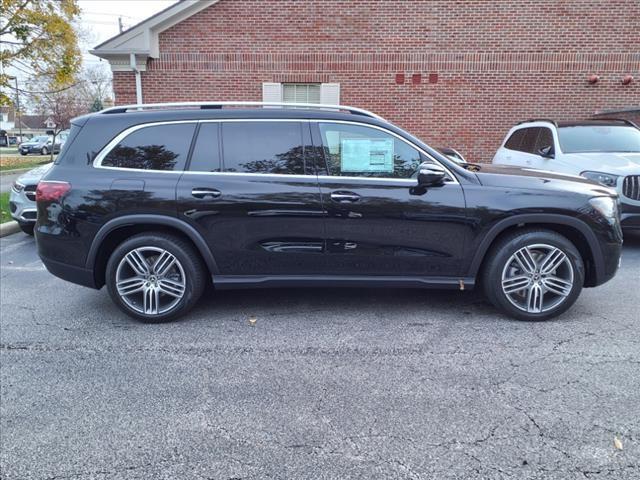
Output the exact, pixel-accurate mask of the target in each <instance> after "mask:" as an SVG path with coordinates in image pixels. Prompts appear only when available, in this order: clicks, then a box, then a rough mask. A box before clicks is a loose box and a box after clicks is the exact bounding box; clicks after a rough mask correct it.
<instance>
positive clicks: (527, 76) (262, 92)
mask: <svg viewBox="0 0 640 480" xmlns="http://www.w3.org/2000/svg"><path fill="white" fill-rule="evenodd" d="M93 53H94V54H96V55H98V56H100V57H102V58H105V59H107V60H108V61H109V62H110V63H111V66H112V70H113V76H114V90H115V99H116V103H117V104H123V103H136V101H137V100H142V101H144V102H145V103H149V102H166V101H187V100H188V101H203V100H263V99H264V100H286V101H291V100H294V99H298V100H299V101H314V102H315V101H321V102H323V103H338V102H339V103H342V104H345V105H352V106H358V107H362V108H366V109H370V110H373V111H375V112H376V113H379V114H380V115H382V116H384V117H386V118H387V119H389V120H391V121H393V122H394V123H397V124H398V125H400V126H402V127H404V128H406V129H408V130H409V131H411V132H412V133H415V134H416V135H418V136H419V137H421V138H422V139H423V140H425V141H426V142H427V143H430V144H431V145H441V146H453V147H455V148H458V149H460V150H461V151H462V152H463V153H465V155H467V157H468V158H470V159H472V160H475V161H489V160H490V159H491V157H492V155H493V153H494V152H495V150H496V148H497V147H498V145H499V143H500V141H501V140H502V138H503V137H504V135H505V133H506V131H507V130H508V128H509V127H510V126H512V125H513V123H514V122H516V121H519V120H524V119H527V118H530V117H545V118H555V119H558V120H568V119H576V118H586V117H590V116H592V115H594V114H596V113H598V112H600V111H608V112H610V111H613V112H614V114H615V112H616V111H618V110H620V109H626V110H628V109H630V108H631V107H640V1H638V0H546V1H544V0H542V1H531V0H511V1H507V0H492V1H488V0H487V1H485V0H466V1H465V0H455V1H453V0H452V1H446V0H433V1H430V0H379V1H376V0H350V1H348V0H200V1H197V2H196V1H192V0H183V1H182V2H179V3H177V4H176V5H173V6H172V7H170V8H168V9H166V10H164V11H163V12H160V13H159V14H157V15H155V16H153V17H151V18H149V19H147V20H145V21H144V22H142V23H140V24H138V25H137V26H135V27H133V28H131V29H130V30H128V31H126V32H124V33H122V34H120V35H118V36H117V37H114V38H113V39H110V40H108V41H107V42H105V43H103V44H101V45H99V46H97V47H96V49H95V50H94V51H93ZM134 60H135V61H134ZM136 71H137V73H136ZM592 76H594V77H593V78H592V82H593V80H594V79H597V81H595V82H593V83H590V81H589V79H590V77H592ZM136 77H138V78H137V80H138V85H137V86H136ZM629 77H631V78H632V79H631V81H630V82H629ZM137 97H138V98H137ZM636 113H637V112H636ZM626 115H627V117H628V116H630V115H631V116H633V115H634V114H633V113H631V114H629V113H627V114H626Z"/></svg>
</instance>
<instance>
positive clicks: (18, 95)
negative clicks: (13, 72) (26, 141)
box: [9, 76, 22, 143]
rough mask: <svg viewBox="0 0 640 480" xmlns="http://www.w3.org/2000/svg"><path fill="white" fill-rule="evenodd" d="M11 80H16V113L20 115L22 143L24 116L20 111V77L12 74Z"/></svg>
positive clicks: (19, 127) (19, 128) (19, 123)
mask: <svg viewBox="0 0 640 480" xmlns="http://www.w3.org/2000/svg"><path fill="white" fill-rule="evenodd" d="M9 80H14V81H15V82H16V115H17V117H18V130H19V132H20V134H19V135H20V143H22V117H21V115H22V114H21V113H20V90H18V77H14V76H10V77H9Z"/></svg>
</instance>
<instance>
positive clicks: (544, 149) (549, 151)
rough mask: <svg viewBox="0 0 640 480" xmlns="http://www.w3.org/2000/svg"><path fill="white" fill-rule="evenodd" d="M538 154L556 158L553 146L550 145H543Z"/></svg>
mask: <svg viewBox="0 0 640 480" xmlns="http://www.w3.org/2000/svg"><path fill="white" fill-rule="evenodd" d="M538 155H540V156H541V157H543V158H554V157H555V153H554V151H553V146H552V145H549V146H547V147H542V148H541V149H540V150H538Z"/></svg>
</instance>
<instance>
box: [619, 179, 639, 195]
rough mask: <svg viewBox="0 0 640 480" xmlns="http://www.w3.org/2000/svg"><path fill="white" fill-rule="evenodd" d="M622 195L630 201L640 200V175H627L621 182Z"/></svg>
mask: <svg viewBox="0 0 640 480" xmlns="http://www.w3.org/2000/svg"><path fill="white" fill-rule="evenodd" d="M622 194H623V195H624V196H625V197H627V198H630V199H631V200H640V175H629V176H628V177H625V179H624V182H622Z"/></svg>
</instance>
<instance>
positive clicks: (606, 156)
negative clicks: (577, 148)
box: [564, 152, 640, 175]
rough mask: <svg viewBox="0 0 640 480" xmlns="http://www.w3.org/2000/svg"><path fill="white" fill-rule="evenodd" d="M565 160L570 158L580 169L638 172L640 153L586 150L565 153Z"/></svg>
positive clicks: (630, 173)
mask: <svg viewBox="0 0 640 480" xmlns="http://www.w3.org/2000/svg"><path fill="white" fill-rule="evenodd" d="M564 157H565V161H567V160H569V159H571V163H572V164H573V165H576V166H579V168H580V171H581V172H584V171H587V170H588V171H592V172H603V173H613V174H616V175H638V174H640V153H636V152H628V153H615V152H588V153H567V154H565V155H564Z"/></svg>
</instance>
